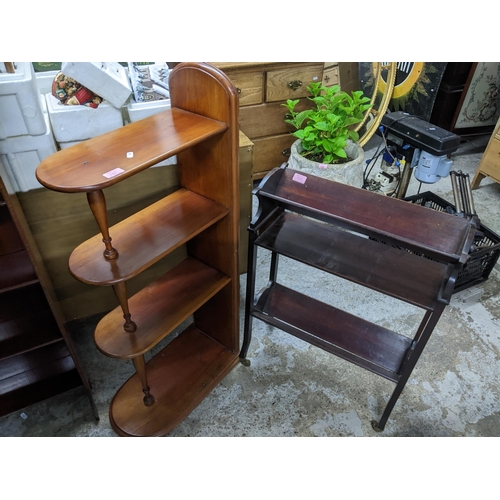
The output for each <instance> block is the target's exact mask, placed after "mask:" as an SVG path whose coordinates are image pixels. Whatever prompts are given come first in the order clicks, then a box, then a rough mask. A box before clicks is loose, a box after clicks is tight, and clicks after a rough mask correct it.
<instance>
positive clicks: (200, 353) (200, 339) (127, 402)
mask: <svg viewBox="0 0 500 500" xmlns="http://www.w3.org/2000/svg"><path fill="white" fill-rule="evenodd" d="M238 359H239V358H238V353H234V352H231V351H229V350H228V349H226V348H225V347H224V346H222V345H221V344H219V343H218V342H216V341H215V340H213V339H212V338H211V337H208V336H207V335H205V334H204V333H203V332H202V331H200V330H198V329H197V328H195V327H194V326H193V325H191V326H189V327H188V328H187V329H186V330H184V332H182V333H181V334H180V335H179V336H178V337H177V338H175V339H174V340H173V341H172V342H171V343H170V344H168V345H167V346H166V347H165V348H164V349H163V350H162V351H160V352H159V353H158V354H156V356H154V357H153V358H152V359H151V360H150V361H149V362H148V363H147V364H146V368H147V372H148V382H149V385H150V388H151V394H153V396H154V398H155V402H154V404H152V405H151V406H145V405H144V402H143V399H142V396H143V394H142V386H141V382H140V380H139V377H138V375H137V374H135V375H133V376H132V377H131V378H130V379H129V380H127V382H125V384H124V385H123V386H122V387H121V388H120V389H119V390H118V392H117V393H116V395H115V397H114V398H113V401H112V402H111V406H110V411H109V418H110V422H111V426H112V427H113V429H114V430H115V432H116V433H117V434H119V435H121V436H164V435H166V434H168V433H169V432H171V431H172V430H173V429H174V428H175V427H176V426H178V425H179V424H180V423H181V422H182V421H183V420H184V419H185V418H186V417H187V415H189V413H191V412H192V411H193V410H194V408H196V406H198V405H199V404H200V403H201V401H202V400H203V399H204V398H205V397H206V396H208V394H209V393H210V392H211V391H212V390H213V389H214V387H215V386H216V385H217V384H218V383H219V382H220V381H221V380H222V379H223V378H224V377H225V376H226V375H227V374H228V373H229V372H230V371H231V370H232V368H234V366H235V365H236V364H237V363H238Z"/></svg>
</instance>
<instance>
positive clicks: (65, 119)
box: [45, 93, 123, 143]
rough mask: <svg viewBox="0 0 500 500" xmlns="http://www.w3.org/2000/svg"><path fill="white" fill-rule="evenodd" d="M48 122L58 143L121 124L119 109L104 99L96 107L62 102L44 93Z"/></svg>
mask: <svg viewBox="0 0 500 500" xmlns="http://www.w3.org/2000/svg"><path fill="white" fill-rule="evenodd" d="M45 101H46V103H47V110H48V113H49V118H50V123H51V125H52V130H53V132H54V137H55V139H56V141H57V142H58V143H62V142H72V141H84V140H86V139H91V138H92V137H97V136H98V135H101V134H105V133H106V132H110V131H111V130H115V129H117V128H119V127H121V126H123V117H122V112H121V110H120V109H116V108H115V107H113V106H111V105H110V104H109V103H107V102H106V101H103V102H101V104H99V106H98V107H97V108H89V107H87V106H81V105H76V106H68V105H65V104H62V103H61V102H60V101H59V100H58V99H56V98H55V97H54V96H53V95H52V93H50V94H46V95H45Z"/></svg>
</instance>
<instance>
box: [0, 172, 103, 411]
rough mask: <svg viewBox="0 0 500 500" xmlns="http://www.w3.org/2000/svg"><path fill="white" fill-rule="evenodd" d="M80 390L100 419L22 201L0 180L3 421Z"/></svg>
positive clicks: (0, 395)
mask: <svg viewBox="0 0 500 500" xmlns="http://www.w3.org/2000/svg"><path fill="white" fill-rule="evenodd" d="M80 386H83V387H84V389H85V391H86V393H87V396H88V398H89V401H90V405H91V408H92V412H93V415H94V417H95V418H96V419H98V418H99V416H98V413H97V409H96V407H95V404H94V401H93V398H92V394H91V388H90V383H89V381H88V379H87V377H86V375H85V373H84V371H83V368H82V366H81V363H80V361H79V358H78V355H77V352H76V350H75V348H74V346H73V343H72V340H71V338H70V335H69V333H68V332H67V331H66V329H65V326H64V317H63V315H62V312H61V310H60V309H59V306H58V303H57V300H56V297H55V294H54V290H53V287H52V283H51V281H50V278H49V276H48V274H47V271H46V269H45V267H44V265H43V261H42V258H41V256H40V253H39V251H38V248H37V245H36V243H35V240H34V238H33V236H32V234H31V231H30V229H29V226H28V223H27V221H26V219H25V218H24V214H23V211H22V208H21V206H20V204H19V200H18V199H17V196H16V194H15V193H9V192H8V191H7V189H6V187H5V185H4V183H3V181H2V179H1V178H0V416H3V415H7V414H9V413H12V412H13V411H16V410H20V409H22V408H24V407H26V406H29V405H31V404H33V403H38V402H40V401H42V400H44V399H47V398H49V397H51V396H55V395H56V394H59V393H61V392H65V391H67V390H69V389H74V388H76V387H80Z"/></svg>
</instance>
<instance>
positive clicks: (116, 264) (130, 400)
mask: <svg viewBox="0 0 500 500" xmlns="http://www.w3.org/2000/svg"><path fill="white" fill-rule="evenodd" d="M170 97H171V104H172V108H171V109H169V110H167V111H164V112H162V113H159V114H157V115H154V116H151V117H149V118H146V119H144V120H141V121H138V122H135V123H132V124H130V125H127V126H125V127H123V128H121V129H118V130H116V131H113V132H110V133H108V134H104V135H103V136H100V137H97V138H95V139H91V140H89V141H86V142H85V143H84V144H82V145H78V146H75V147H72V148H69V149H67V150H63V151H60V152H58V153H56V154H55V155H53V156H51V157H50V158H48V159H46V160H44V161H43V162H42V163H41V164H40V165H39V167H38V170H37V177H38V179H39V180H40V182H41V183H42V184H44V185H45V186H46V187H48V188H50V189H53V190H56V191H62V192H86V193H87V198H88V201H89V204H90V208H91V210H92V213H93V214H94V216H95V218H96V221H97V223H98V226H99V229H100V234H98V235H96V236H95V237H92V238H90V239H89V240H87V241H85V242H83V243H82V244H81V245H80V246H78V247H77V248H76V249H75V250H74V252H73V253H72V255H71V257H70V259H69V269H70V272H71V273H72V275H73V276H74V277H75V278H77V279H78V280H80V281H82V282H84V283H88V284H92V285H99V286H111V287H112V288H113V290H114V292H115V294H116V296H117V299H118V303H119V306H118V307H117V308H115V309H114V310H112V311H111V312H109V313H108V314H107V315H106V316H105V317H104V318H103V319H102V320H101V321H100V322H99V324H98V325H97V327H96V330H95V335H94V338H95V342H96V345H97V348H98V349H99V350H100V351H101V352H102V353H104V354H105V355H107V356H109V357H112V358H118V359H130V360H132V361H133V363H134V367H135V369H136V374H135V375H134V376H132V377H131V378H130V379H129V380H128V381H126V382H125V383H124V385H123V386H122V387H121V388H120V389H119V390H118V392H117V393H116V395H115V397H114V398H113V401H112V402H111V406H110V413H109V414H110V421H111V424H112V426H113V429H114V430H115V431H116V432H117V433H118V434H120V435H124V436H159V435H165V434H167V433H168V432H170V431H171V430H172V429H173V428H174V427H175V426H177V425H178V424H179V423H180V422H182V420H183V419H184V418H185V417H186V416H187V415H188V414H189V413H190V412H191V411H192V410H193V409H194V408H195V407H196V406H197V404H198V403H199V402H200V401H202V400H203V398H204V397H205V396H206V395H207V394H209V392H210V391H211V390H212V389H213V388H214V387H215V385H216V384H217V383H218V382H219V381H220V380H221V379H222V378H223V377H224V376H225V375H226V374H227V373H228V372H229V371H230V370H231V369H232V368H233V367H234V366H235V365H236V363H237V362H238V349H239V272H238V230H239V226H238V222H239V169H238V136H239V130H238V96H237V93H236V90H235V88H234V87H233V85H232V84H231V82H230V81H229V80H228V79H227V77H226V76H225V75H224V74H223V73H222V72H221V71H219V70H217V69H216V68H214V67H213V66H211V65H209V64H202V63H200V64H196V63H183V64H180V65H178V66H176V68H175V69H174V70H173V71H172V73H171V76H170ZM173 155H177V168H178V175H179V183H180V187H179V189H178V190H176V191H175V192H173V193H172V194H170V195H168V196H166V197H165V198H163V199H160V200H159V201H157V202H156V203H154V204H152V205H151V206H149V207H146V208H145V209H143V210H141V211H139V212H137V213H136V214H133V215H131V216H129V217H127V218H126V219H124V220H122V221H120V222H118V223H117V224H114V225H113V226H111V227H109V226H108V222H107V209H106V200H105V197H104V191H103V190H104V189H105V188H107V187H110V186H112V185H114V184H116V183H119V182H120V181H122V180H123V179H126V178H129V177H131V176H133V175H136V174H139V173H140V172H142V171H143V170H145V169H147V168H148V167H150V166H152V165H154V164H156V163H158V162H160V161H163V160H165V159H166V158H168V157H170V156H173ZM183 245H185V246H186V251H187V256H186V258H185V259H184V260H182V261H181V262H180V263H179V264H178V265H176V266H174V267H173V268H171V269H170V270H168V271H167V272H166V273H165V274H163V275H162V276H160V277H158V278H157V279H156V280H155V281H154V282H152V283H151V284H149V285H148V286H146V287H145V288H144V289H142V290H140V291H139V292H137V293H136V294H134V295H133V296H131V297H129V296H128V292H127V286H126V285H127V282H128V280H130V279H131V278H133V277H134V276H137V275H139V274H140V273H142V272H143V271H145V270H146V269H148V268H150V267H151V266H152V265H153V264H154V263H155V262H157V261H159V260H160V259H162V258H164V257H165V256H167V255H168V254H170V253H171V252H173V251H174V250H175V249H176V248H179V247H180V246H183ZM190 317H192V319H193V322H192V324H191V325H190V326H188V327H187V329H186V330H185V331H184V332H182V333H181V334H180V335H179V336H177V337H176V338H174V339H173V340H172V341H171V342H170V343H168V344H167V345H166V346H165V347H164V348H163V349H162V350H161V351H160V352H159V353H158V354H156V355H155V356H153V357H152V358H150V359H149V360H147V359H146V355H148V353H149V351H150V350H151V349H152V348H153V347H154V346H156V345H158V343H159V342H160V341H161V340H163V339H164V338H165V337H166V336H167V335H169V334H170V333H172V331H174V330H175V329H176V328H177V327H178V326H179V325H180V324H181V323H182V322H183V321H184V320H186V319H188V318H190ZM148 357H149V356H148Z"/></svg>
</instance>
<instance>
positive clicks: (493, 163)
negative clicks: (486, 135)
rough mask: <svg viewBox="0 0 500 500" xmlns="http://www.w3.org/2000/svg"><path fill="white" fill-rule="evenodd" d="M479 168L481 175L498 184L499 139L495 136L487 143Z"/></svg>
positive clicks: (499, 170)
mask: <svg viewBox="0 0 500 500" xmlns="http://www.w3.org/2000/svg"><path fill="white" fill-rule="evenodd" d="M479 168H480V170H481V172H482V173H483V174H486V175H487V176H489V177H491V178H492V179H494V180H496V181H497V182H500V139H497V136H495V137H494V138H493V140H492V141H490V142H489V144H488V149H487V150H486V152H485V153H484V156H483V159H482V160H481V163H480V166H479Z"/></svg>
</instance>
